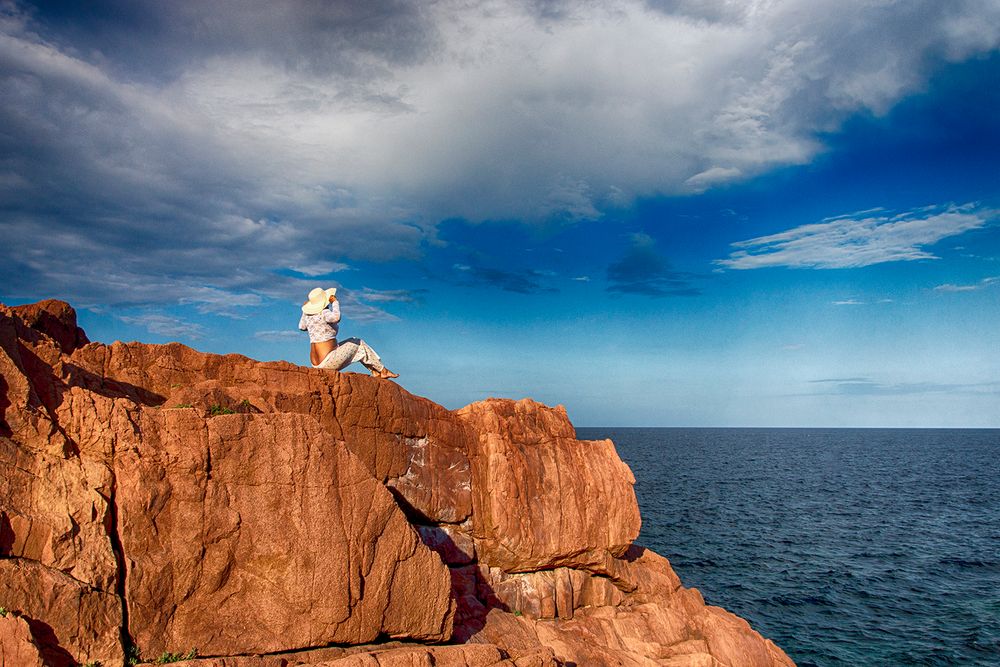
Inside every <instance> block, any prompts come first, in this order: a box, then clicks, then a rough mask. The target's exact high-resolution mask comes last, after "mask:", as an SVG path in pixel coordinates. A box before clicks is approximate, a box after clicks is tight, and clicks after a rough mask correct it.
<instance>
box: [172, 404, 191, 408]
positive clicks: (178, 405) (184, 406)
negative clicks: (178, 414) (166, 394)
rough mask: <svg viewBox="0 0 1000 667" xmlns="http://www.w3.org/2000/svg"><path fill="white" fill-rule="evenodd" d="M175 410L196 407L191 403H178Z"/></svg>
mask: <svg viewBox="0 0 1000 667" xmlns="http://www.w3.org/2000/svg"><path fill="white" fill-rule="evenodd" d="M174 407H175V408H193V407H194V406H193V405H191V404H190V403H178V404H177V405H175V406H174Z"/></svg>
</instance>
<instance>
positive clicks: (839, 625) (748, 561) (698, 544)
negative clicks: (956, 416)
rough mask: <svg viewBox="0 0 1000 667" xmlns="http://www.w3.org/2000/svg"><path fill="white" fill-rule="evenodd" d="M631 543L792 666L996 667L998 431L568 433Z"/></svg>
mask: <svg viewBox="0 0 1000 667" xmlns="http://www.w3.org/2000/svg"><path fill="white" fill-rule="evenodd" d="M577 434H578V437H580V438H585V439H598V438H611V439H612V440H614V441H615V444H616V446H617V448H618V453H619V455H620V456H621V457H622V458H623V459H624V460H625V461H626V462H628V464H629V465H630V466H631V468H632V471H633V472H634V473H635V477H636V480H637V481H636V494H637V496H638V498H639V506H640V508H641V510H642V518H643V525H642V533H641V534H640V536H639V543H640V544H643V545H645V546H647V547H649V548H651V549H653V550H654V551H656V552H658V553H661V554H663V555H664V556H666V557H668V558H669V559H670V562H671V564H672V565H673V566H674V569H675V570H676V571H677V574H678V575H679V576H680V578H681V581H682V582H684V585H685V586H693V587H696V588H698V589H700V590H701V592H702V593H703V594H704V596H705V599H706V601H707V602H709V603H710V604H716V605H719V606H722V607H725V608H726V609H728V610H730V611H732V612H734V613H736V614H738V615H740V616H742V617H744V618H746V619H747V620H748V621H749V622H750V624H751V625H753V626H754V628H756V629H757V630H759V631H760V632H761V633H762V634H763V635H764V636H766V637H769V638H771V639H773V640H774V641H775V642H776V643H777V644H778V645H779V646H781V647H782V648H783V649H784V650H785V651H786V652H787V653H788V654H789V656H791V658H792V659H793V660H795V661H796V662H797V663H798V664H799V665H800V666H802V667H806V666H808V665H822V666H828V665H851V666H855V665H963V666H964V665H1000V430H924V429H919V430H909V429H884V430H883V429H711V428H706V429H690V428H579V429H577Z"/></svg>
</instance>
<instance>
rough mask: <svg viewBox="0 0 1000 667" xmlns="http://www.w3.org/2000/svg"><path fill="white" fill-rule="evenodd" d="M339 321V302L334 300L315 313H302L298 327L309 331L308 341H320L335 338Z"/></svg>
mask: <svg viewBox="0 0 1000 667" xmlns="http://www.w3.org/2000/svg"><path fill="white" fill-rule="evenodd" d="M339 322H340V304H339V303H338V302H336V301H334V302H333V303H331V304H330V307H329V308H324V309H323V310H321V311H319V312H318V313H316V314H315V315H306V314H305V313H302V318H301V319H300V320H299V329H301V330H302V331H308V332H309V342H310V343H322V342H323V341H327V340H336V339H337V329H338V324H339Z"/></svg>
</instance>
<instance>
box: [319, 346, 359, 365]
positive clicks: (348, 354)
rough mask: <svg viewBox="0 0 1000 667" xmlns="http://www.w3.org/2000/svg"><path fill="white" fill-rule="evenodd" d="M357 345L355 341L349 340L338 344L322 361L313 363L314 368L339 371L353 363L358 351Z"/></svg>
mask: <svg viewBox="0 0 1000 667" xmlns="http://www.w3.org/2000/svg"><path fill="white" fill-rule="evenodd" d="M356 347H357V346H356V345H354V344H353V343H347V342H345V343H343V344H341V345H338V346H337V347H336V348H335V349H334V350H333V351H332V352H330V353H329V354H328V355H326V356H325V357H323V360H322V361H321V362H319V363H318V364H313V368H326V369H328V370H332V371H339V370H340V369H341V368H343V367H344V366H347V365H348V364H350V363H351V361H352V358H353V356H354V353H355V352H356Z"/></svg>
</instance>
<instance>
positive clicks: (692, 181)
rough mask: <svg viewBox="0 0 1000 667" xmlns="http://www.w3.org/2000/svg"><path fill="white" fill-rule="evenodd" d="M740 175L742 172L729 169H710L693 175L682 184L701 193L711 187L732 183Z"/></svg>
mask: <svg viewBox="0 0 1000 667" xmlns="http://www.w3.org/2000/svg"><path fill="white" fill-rule="evenodd" d="M742 175H743V172H742V171H740V170H739V169H734V168H731V167H712V168H711V169H706V170H705V171H703V172H701V173H698V174H695V175H694V176H692V177H691V178H689V179H687V180H686V181H684V184H685V185H688V186H690V187H691V189H692V190H694V191H696V192H703V191H704V190H707V189H708V188H710V187H712V186H713V185H718V184H720V183H726V182H728V181H734V180H736V179H738V178H739V177H740V176H742Z"/></svg>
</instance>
